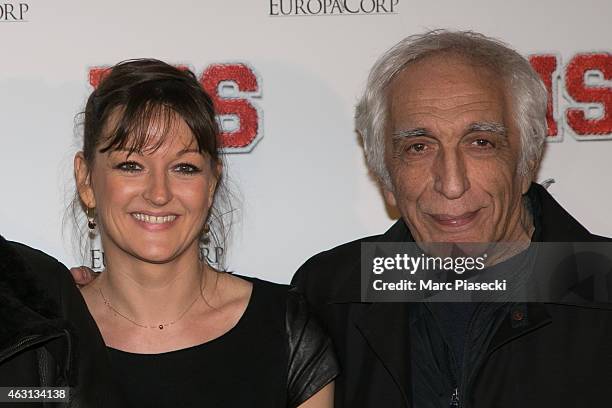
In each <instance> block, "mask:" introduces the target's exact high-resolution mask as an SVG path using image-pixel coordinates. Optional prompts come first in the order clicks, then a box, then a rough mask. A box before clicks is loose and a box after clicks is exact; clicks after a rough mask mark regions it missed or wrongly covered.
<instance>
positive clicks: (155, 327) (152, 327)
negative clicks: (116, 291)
mask: <svg viewBox="0 0 612 408" xmlns="http://www.w3.org/2000/svg"><path fill="white" fill-rule="evenodd" d="M201 288H202V285H201V284H200V293H198V296H196V298H195V299H193V301H192V302H191V303H190V304H189V306H187V309H185V310H184V311H183V313H181V314H180V316H179V317H178V318H177V319H175V320H173V321H171V322H168V323H160V324H158V325H155V326H150V325H148V324H142V323H138V322H137V321H135V320H134V319H130V318H129V317H128V316H126V315H124V314H123V313H121V312H120V311H118V310H117V309H115V308H114V307H113V305H111V303H110V301H109V300H108V299H107V298H106V296H104V292H102V289H101V288H98V292H99V293H100V296H102V300H103V301H104V304H105V305H106V306H107V307H108V308H109V309H110V310H112V311H113V312H114V313H115V314H116V315H119V316H120V317H122V318H124V319H125V320H127V321H128V322H130V323H132V324H134V325H136V326H138V327H142V328H144V329H159V330H163V329H164V327H169V326H172V325H173V324H174V323H176V322H178V321H179V320H181V319H182V318H183V317H184V316H185V315H186V314H187V312H188V311H189V310H190V309H191V307H192V306H193V305H194V304H195V302H196V301H197V300H198V298H199V297H200V295H201V294H202V291H201Z"/></svg>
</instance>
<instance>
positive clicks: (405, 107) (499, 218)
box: [385, 54, 531, 242]
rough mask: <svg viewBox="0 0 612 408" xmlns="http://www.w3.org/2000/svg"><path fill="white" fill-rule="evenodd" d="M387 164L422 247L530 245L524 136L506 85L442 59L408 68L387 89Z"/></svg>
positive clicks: (397, 201) (391, 197) (393, 197)
mask: <svg viewBox="0 0 612 408" xmlns="http://www.w3.org/2000/svg"><path fill="white" fill-rule="evenodd" d="M388 102H389V113H390V117H389V122H388V125H389V126H388V130H387V139H386V145H385V161H386V163H387V168H388V170H389V173H390V176H391V182H392V185H393V191H385V198H386V199H387V200H388V202H389V203H390V204H391V205H394V206H397V207H398V209H399V210H400V212H401V214H402V217H403V218H404V220H405V221H406V222H407V224H408V226H409V228H410V231H411V233H412V235H413V236H414V238H415V240H416V241H418V242H499V241H508V242H516V241H525V240H529V235H530V234H531V231H530V228H531V224H530V221H528V214H526V211H525V209H524V206H523V205H522V199H521V198H522V195H523V194H524V193H525V192H526V191H527V189H528V188H529V184H530V183H529V181H530V180H529V178H528V177H521V176H519V175H518V174H517V166H518V162H519V158H520V137H519V132H518V129H517V127H516V126H515V124H514V123H513V120H512V118H511V106H510V103H509V98H508V97H507V96H506V94H505V91H504V88H503V83H502V81H501V79H500V78H498V77H496V76H495V75H494V74H493V73H492V72H491V71H490V70H489V69H487V68H485V67H482V66H476V65H473V64H470V63H469V62H468V61H466V60H465V59H463V58H461V57H458V56H454V55H449V54H444V55H434V56H430V57H426V58H424V59H422V60H420V61H418V62H415V63H413V64H410V65H408V66H407V67H406V68H405V69H404V70H403V71H402V72H400V73H399V74H398V75H397V76H396V77H395V78H394V79H393V81H392V82H391V83H390V84H389V93H388Z"/></svg>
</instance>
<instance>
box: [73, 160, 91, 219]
mask: <svg viewBox="0 0 612 408" xmlns="http://www.w3.org/2000/svg"><path fill="white" fill-rule="evenodd" d="M74 179H75V181H76V186H77V192H78V193H79V198H80V199H81V202H82V203H83V204H84V205H85V206H86V207H87V208H95V207H96V198H95V197H94V193H93V188H92V186H91V169H90V168H89V165H88V164H87V161H86V160H85V155H84V154H83V152H78V153H77V154H76V155H75V156H74Z"/></svg>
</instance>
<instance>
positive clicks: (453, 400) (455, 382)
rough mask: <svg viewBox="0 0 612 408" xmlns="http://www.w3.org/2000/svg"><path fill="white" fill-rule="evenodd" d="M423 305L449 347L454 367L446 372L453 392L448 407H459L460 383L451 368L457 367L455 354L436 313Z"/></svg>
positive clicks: (426, 305) (451, 362)
mask: <svg viewBox="0 0 612 408" xmlns="http://www.w3.org/2000/svg"><path fill="white" fill-rule="evenodd" d="M424 305H425V308H426V309H427V310H428V311H429V314H430V316H431V317H432V319H433V321H434V324H435V325H436V327H437V329H438V332H439V333H440V336H442V341H444V343H445V344H446V347H448V349H449V354H450V360H451V361H450V364H451V365H453V366H454V367H449V373H448V379H449V381H450V382H451V384H452V386H453V393H452V395H451V399H450V402H449V407H450V408H460V407H461V398H459V386H460V385H459V384H458V378H456V376H455V373H453V369H457V367H458V366H457V361H456V358H455V355H454V353H453V352H452V351H451V347H450V344H449V343H448V341H447V340H446V338H445V337H444V334H443V332H442V329H441V327H440V323H439V321H438V318H437V317H436V314H435V313H433V312H432V310H431V308H430V307H429V305H428V304H427V303H424Z"/></svg>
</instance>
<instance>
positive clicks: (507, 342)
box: [293, 184, 612, 408]
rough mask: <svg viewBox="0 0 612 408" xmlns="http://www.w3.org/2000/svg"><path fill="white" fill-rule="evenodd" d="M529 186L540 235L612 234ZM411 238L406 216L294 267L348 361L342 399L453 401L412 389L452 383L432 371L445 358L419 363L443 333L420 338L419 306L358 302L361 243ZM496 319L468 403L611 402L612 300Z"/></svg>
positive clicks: (368, 403)
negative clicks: (422, 366)
mask: <svg viewBox="0 0 612 408" xmlns="http://www.w3.org/2000/svg"><path fill="white" fill-rule="evenodd" d="M528 194H529V195H530V196H531V197H532V198H533V199H534V200H535V201H536V202H537V203H538V206H539V208H538V211H539V214H540V215H539V219H538V220H537V221H538V224H539V225H538V228H539V234H538V235H539V239H540V240H541V241H544V242H591V241H601V240H607V239H606V238H602V237H597V236H594V235H592V234H590V233H589V232H588V231H587V230H586V229H585V228H584V227H582V226H581V225H580V224H579V223H578V222H577V221H576V220H575V219H574V218H572V217H571V216H570V215H569V214H568V213H567V212H566V211H565V210H564V209H563V208H562V207H561V206H560V205H559V204H558V203H557V202H556V201H555V200H554V199H553V198H552V197H551V196H550V194H548V193H547V192H546V190H544V188H542V187H541V186H539V185H537V184H533V185H532V186H531V189H530V191H529V193H528ZM407 239H408V240H409V239H411V236H410V232H409V230H408V228H407V227H406V225H405V223H404V222H403V221H401V220H400V221H398V222H397V223H395V224H394V225H393V226H392V227H391V228H390V229H389V230H388V231H387V232H386V233H385V234H383V235H378V236H373V237H368V238H363V239H360V240H357V241H354V242H350V243H347V244H344V245H341V246H339V247H336V248H334V249H331V250H328V251H325V252H322V253H320V254H318V255H316V256H314V257H312V258H311V259H309V260H308V261H307V262H306V263H305V264H304V265H303V266H302V267H301V268H300V269H299V270H298V271H297V273H296V275H295V276H294V279H293V284H295V285H297V286H298V288H300V290H301V291H302V292H303V293H304V294H305V295H306V297H307V300H308V301H309V302H310V303H311V305H312V306H313V308H314V309H315V312H316V313H317V314H318V316H319V318H320V320H321V321H322V323H323V324H324V326H325V327H326V329H327V330H328V332H329V333H330V335H331V337H332V340H333V341H334V345H335V348H336V351H337V354H338V358H339V361H340V365H341V367H342V374H341V375H340V376H339V377H338V378H337V379H336V394H335V395H336V406H337V407H350V408H358V407H376V408H378V407H385V408H387V407H418V408H420V407H425V406H426V407H429V406H432V407H433V406H435V407H438V406H449V403H450V401H449V400H445V401H448V403H447V402H440V401H434V399H428V400H425V402H424V403H423V401H424V400H423V399H422V398H419V397H422V395H414V392H413V386H414V384H416V382H417V381H421V384H423V383H425V385H427V382H429V383H431V386H432V390H433V391H432V392H433V393H434V394H435V389H436V388H437V387H440V386H443V385H444V383H445V382H447V378H445V377H444V375H445V374H444V373H443V372H442V371H440V372H439V373H440V374H439V375H432V374H435V373H436V369H437V368H440V367H444V366H445V364H444V362H441V361H436V360H435V359H434V358H431V359H430V360H429V361H428V364H429V367H428V368H427V369H426V371H427V372H425V373H423V372H421V371H419V370H416V369H414V367H413V360H414V359H415V355H416V358H417V359H421V360H422V359H424V358H428V357H427V356H425V357H424V356H423V355H421V354H420V353H422V352H423V350H421V346H422V345H423V344H431V343H436V342H439V341H440V339H439V338H438V337H439V336H437V335H435V334H433V335H431V337H427V335H428V334H430V333H427V332H426V331H425V332H423V331H421V332H420V333H421V334H420V337H419V338H418V339H417V340H418V341H417V342H418V343H419V344H417V342H415V337H414V333H411V327H413V328H414V326H411V325H410V324H409V322H410V321H411V319H412V320H414V319H415V316H414V315H415V313H414V310H415V309H417V308H418V305H417V304H411V303H364V302H361V301H360V294H361V293H360V251H361V243H362V242H398V241H405V240H407ZM516 308H518V310H517V309H516ZM517 312H519V313H520V314H517ZM517 316H519V317H520V319H518V318H517ZM498 321H499V324H498V325H496V326H495V327H494V332H493V334H492V338H491V341H490V342H488V344H487V345H486V347H485V348H484V349H481V350H476V353H477V354H478V359H479V360H480V361H479V363H478V364H477V366H476V368H475V369H474V372H473V373H472V376H471V377H472V378H471V380H470V385H469V386H466V388H464V389H462V395H461V403H460V406H464V407H469V408H481V407H482V408H485V407H487V408H490V407H500V408H505V407H507V408H511V407H512V408H517V407H521V408H523V407H538V408H540V407H555V408H558V407H568V408H569V407H572V408H574V407H575V408H578V407H580V408H582V407H602V406H608V405H610V404H612V402H610V401H611V399H610V393H611V392H612V308H611V307H610V305H609V304H588V303H585V302H581V303H580V304H576V303H570V302H565V303H529V304H522V305H518V304H517V305H508V308H507V309H505V310H503V315H502V316H501V318H500V319H498ZM411 367H412V368H411ZM417 376H419V377H417ZM413 377H414V378H413ZM415 401H421V402H422V403H420V404H415Z"/></svg>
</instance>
